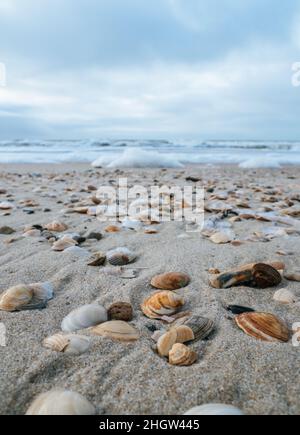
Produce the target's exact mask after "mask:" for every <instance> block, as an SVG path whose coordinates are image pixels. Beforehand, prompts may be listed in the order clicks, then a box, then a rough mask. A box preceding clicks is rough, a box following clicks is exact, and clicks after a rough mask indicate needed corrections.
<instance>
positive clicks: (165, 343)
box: [157, 329, 178, 356]
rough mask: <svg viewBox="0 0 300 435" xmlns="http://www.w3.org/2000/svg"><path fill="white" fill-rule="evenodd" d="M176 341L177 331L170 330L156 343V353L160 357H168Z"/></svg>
mask: <svg viewBox="0 0 300 435" xmlns="http://www.w3.org/2000/svg"><path fill="white" fill-rule="evenodd" d="M175 343H178V341H177V331H176V330H175V329H171V330H170V331H169V332H167V333H166V334H163V335H162V336H161V337H160V338H159V339H158V342H157V351H158V354H159V355H160V356H168V355H169V352H170V350H171V349H172V347H173V346H174V344H175Z"/></svg>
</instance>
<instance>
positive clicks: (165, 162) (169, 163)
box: [92, 148, 183, 168]
mask: <svg viewBox="0 0 300 435" xmlns="http://www.w3.org/2000/svg"><path fill="white" fill-rule="evenodd" d="M92 166H94V167H95V168H97V167H103V166H105V167H107V168H182V167H183V165H182V164H181V163H180V162H179V161H178V160H176V159H175V158H173V157H169V156H168V155H166V154H160V153H158V152H156V151H145V150H139V149H136V148H135V149H128V150H126V151H125V152H124V153H123V154H122V155H121V156H119V157H117V158H115V157H112V156H110V157H109V156H104V157H100V158H99V159H97V160H96V161H95V162H93V163H92Z"/></svg>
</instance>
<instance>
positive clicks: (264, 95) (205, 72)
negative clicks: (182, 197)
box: [0, 0, 300, 139]
mask: <svg viewBox="0 0 300 435" xmlns="http://www.w3.org/2000/svg"><path fill="white" fill-rule="evenodd" d="M5 4H7V5H6V6H5ZM9 4H10V5H11V6H8V5H9ZM0 5H2V6H1V7H0V53H1V57H0V62H5V63H6V67H7V85H8V86H7V87H6V88H0V119H1V126H3V125H4V124H5V122H7V120H8V119H9V122H8V124H6V127H5V128H3V129H0V135H1V137H2V138H3V139H6V138H9V137H8V136H10V135H11V136H13V137H15V135H16V134H18V135H20V137H21V136H22V134H25V133H26V136H27V137H29V136H30V128H31V136H32V137H36V136H38V137H41V136H43V137H44V138H47V137H54V138H57V137H58V135H59V136H60V137H62V138H70V137H72V138H76V137H91V136H92V137H98V136H99V137H101V136H105V137H107V136H115V137H116V136H117V137H124V136H127V137H128V136H133V137H150V138H151V137H162V136H163V137H170V136H171V137H174V136H193V137H201V138H202V137H205V138H211V137H217V138H228V139H229V138H233V137H234V138H238V137H241V138H251V137H253V138H262V137H263V138H274V139H275V138H278V136H280V137H288V136H289V137H290V138H292V137H294V138H297V136H299V135H300V127H299V122H298V120H297V116H296V113H297V104H298V100H299V92H297V90H295V88H292V87H291V84H290V83H291V64H292V63H293V62H295V61H297V60H298V59H297V57H296V56H297V54H298V49H299V47H300V45H299V44H300V43H298V42H299V32H298V29H299V26H298V27H297V23H298V17H299V16H300V15H299V13H300V2H299V0H290V1H289V2H288V4H284V5H283V4H282V2H281V1H279V0H272V1H271V0H265V1H264V2H261V1H258V0H244V1H243V2H241V1H240V0H223V2H222V8H221V7H220V5H219V0H210V1H209V2H202V1H199V0H152V1H151V2H149V1H148V0H110V1H109V2H108V1H107V0H84V1H83V0H76V2H74V1H73V0H43V5H42V6H41V2H40V0H26V2H24V0H10V2H9V3H8V2H6V1H5V0H1V2H0ZM8 11H9V13H8ZM297 44H298V45H297ZM297 47H298V48H297Z"/></svg>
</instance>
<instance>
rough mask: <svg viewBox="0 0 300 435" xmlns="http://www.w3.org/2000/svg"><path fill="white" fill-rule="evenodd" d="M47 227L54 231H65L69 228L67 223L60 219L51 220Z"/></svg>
mask: <svg viewBox="0 0 300 435" xmlns="http://www.w3.org/2000/svg"><path fill="white" fill-rule="evenodd" d="M45 228H46V230H48V231H53V232H54V233H63V232H64V231H66V230H67V229H68V227H67V225H66V224H64V223H62V222H59V221H54V222H51V223H50V224H48V225H46V226H45Z"/></svg>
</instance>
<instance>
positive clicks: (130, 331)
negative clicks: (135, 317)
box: [91, 320, 140, 342]
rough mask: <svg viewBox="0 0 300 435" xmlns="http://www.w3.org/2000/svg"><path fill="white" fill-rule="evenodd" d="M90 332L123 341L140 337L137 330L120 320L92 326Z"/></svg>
mask: <svg viewBox="0 0 300 435" xmlns="http://www.w3.org/2000/svg"><path fill="white" fill-rule="evenodd" d="M91 332H92V333H93V334H95V335H100V336H101V337H106V338H110V339H112V340H117V341H123V342H130V341H136V340H138V339H139V337H140V334H139V332H138V331H137V330H136V329H135V328H134V327H133V326H131V325H129V323H126V322H123V321H121V320H112V321H110V322H106V323H102V325H98V326H96V327H95V328H92V329H91Z"/></svg>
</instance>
